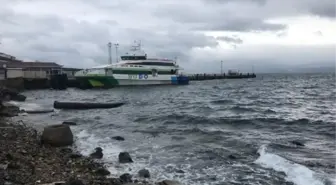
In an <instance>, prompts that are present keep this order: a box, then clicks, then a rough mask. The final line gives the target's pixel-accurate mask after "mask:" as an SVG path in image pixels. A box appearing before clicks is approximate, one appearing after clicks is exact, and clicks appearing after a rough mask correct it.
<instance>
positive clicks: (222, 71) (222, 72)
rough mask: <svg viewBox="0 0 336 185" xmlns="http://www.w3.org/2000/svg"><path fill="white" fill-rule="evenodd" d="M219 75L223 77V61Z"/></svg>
mask: <svg viewBox="0 0 336 185" xmlns="http://www.w3.org/2000/svg"><path fill="white" fill-rule="evenodd" d="M221 75H223V60H221Z"/></svg>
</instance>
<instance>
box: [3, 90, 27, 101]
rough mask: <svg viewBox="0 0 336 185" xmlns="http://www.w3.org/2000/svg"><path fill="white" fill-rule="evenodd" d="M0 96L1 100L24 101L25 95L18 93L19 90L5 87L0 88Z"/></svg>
mask: <svg viewBox="0 0 336 185" xmlns="http://www.w3.org/2000/svg"><path fill="white" fill-rule="evenodd" d="M0 98H1V99H3V100H5V101H6V100H14V101H25V100H26V96H24V95H22V94H20V93H19V91H17V90H15V89H11V88H7V87H2V88H0Z"/></svg>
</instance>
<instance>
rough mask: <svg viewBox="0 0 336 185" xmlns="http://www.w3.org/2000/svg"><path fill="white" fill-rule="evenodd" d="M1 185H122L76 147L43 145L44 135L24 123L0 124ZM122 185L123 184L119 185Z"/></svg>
mask: <svg viewBox="0 0 336 185" xmlns="http://www.w3.org/2000/svg"><path fill="white" fill-rule="evenodd" d="M0 133H1V134H0V138H1V139H0V148H1V149H0V184H5V183H7V184H27V185H29V184H34V185H35V184H48V183H54V182H70V181H73V180H75V179H77V180H80V181H82V183H83V184H106V185H108V184H109V185H114V184H118V179H116V178H108V176H107V172H106V171H107V170H106V167H105V165H104V163H102V162H100V161H97V160H94V159H92V158H90V157H87V156H83V155H81V154H80V153H79V152H77V151H75V150H74V149H73V148H74V146H69V147H53V146H48V145H44V144H42V143H41V140H40V134H39V133H38V131H37V130H36V129H34V128H33V127H29V126H27V125H25V124H24V123H21V124H20V123H12V122H11V120H9V119H6V118H5V119H3V118H2V120H1V121H0ZM119 184H120V183H119Z"/></svg>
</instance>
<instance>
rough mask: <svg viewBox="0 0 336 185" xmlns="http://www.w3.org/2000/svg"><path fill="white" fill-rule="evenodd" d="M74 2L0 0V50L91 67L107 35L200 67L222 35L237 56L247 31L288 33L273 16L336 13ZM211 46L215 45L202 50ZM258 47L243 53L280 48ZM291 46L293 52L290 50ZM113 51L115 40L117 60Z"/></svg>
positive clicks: (220, 2)
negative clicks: (215, 33) (217, 33)
mask: <svg viewBox="0 0 336 185" xmlns="http://www.w3.org/2000/svg"><path fill="white" fill-rule="evenodd" d="M71 3H72V5H71V6H69V3H68V2H67V1H65V0H58V1H56V0H50V1H48V2H47V1H41V0H30V1H27V0H12V1H7V0H0V4H1V6H0V35H1V42H2V45H0V50H1V51H2V52H8V53H9V54H13V55H16V56H18V58H23V59H29V60H46V61H57V62H59V63H61V64H64V65H66V66H73V67H78V66H83V67H90V66H92V65H96V64H103V63H107V56H108V55H107V46H106V44H107V43H108V42H109V41H111V42H113V43H119V44H120V47H119V51H118V55H119V56H120V55H121V54H123V53H125V52H127V50H128V49H129V45H130V44H131V43H132V42H133V40H142V43H143V48H144V49H145V51H146V52H147V53H148V55H149V56H155V57H165V58H174V57H178V59H179V61H180V62H181V63H187V62H189V63H188V64H190V63H192V64H193V65H190V66H193V67H198V68H200V69H202V68H203V67H200V66H202V65H201V64H200V63H198V61H203V62H206V61H210V60H215V58H216V57H217V58H218V59H220V57H223V56H222V55H221V54H222V53H226V52H228V51H227V50H226V49H223V48H220V46H219V43H218V42H220V41H221V42H226V43H227V44H228V45H230V46H232V48H233V49H234V51H235V52H233V53H234V55H235V56H236V55H238V56H241V55H242V54H239V53H238V52H242V51H244V52H246V51H249V49H246V48H244V47H245V45H246V43H248V41H249V39H248V38H247V39H246V38H244V37H241V34H242V33H251V32H258V33H263V32H264V31H271V32H272V34H274V35H275V36H276V35H278V36H279V37H286V34H287V32H286V31H287V30H286V29H285V28H286V26H287V25H283V24H277V23H272V22H270V21H269V20H271V19H276V18H282V17H286V16H292V17H295V16H302V15H312V14H314V15H319V16H322V17H333V14H334V13H335V9H334V7H335V6H332V5H335V2H334V1H330V0H320V1H316V0H296V1H292V0H283V1H279V0H184V1H180V0H160V1H152V0H143V1H136V0H115V1H109V0H100V1H87V0H73V1H71ZM206 31H225V32H230V33H225V35H232V36H224V37H217V38H216V37H213V36H207V35H206V34H205V32H206ZM315 31H316V30H309V32H310V33H313V32H315ZM235 34H236V35H235ZM234 35H235V36H234ZM242 38H243V39H242ZM237 45H239V46H240V47H237ZM246 47H247V46H246ZM250 47H255V46H250ZM245 49H246V50H245ZM208 50H211V51H216V52H214V53H211V54H209V53H206V52H204V51H208ZM279 50H281V49H279ZM253 51H254V52H255V53H249V52H246V53H245V54H243V55H244V56H246V58H244V59H242V58H239V60H240V61H241V60H246V61H252V59H251V58H256V59H255V60H256V61H257V60H259V59H260V60H266V59H270V58H272V57H273V56H275V57H276V56H277V54H276V53H273V55H272V56H268V54H267V53H265V52H260V51H259V50H253ZM236 52H237V53H236ZM244 52H243V53H244ZM286 52H288V53H289V54H288V55H294V54H292V53H290V50H289V51H288V50H286ZM311 52H314V51H313V50H312V51H311ZM227 54H228V55H229V56H230V55H231V54H232V53H227ZM232 55H233V54H232ZM255 55H262V56H263V57H259V58H258V57H255ZM266 55H267V56H266ZM279 55H280V54H279ZM281 55H287V54H286V53H281ZM115 56H116V51H115V48H113V60H115ZM209 56H211V58H213V59H211V58H209ZM319 56H320V55H319ZM291 57H292V56H291ZM328 57H329V55H328ZM204 58H206V59H204ZM223 58H224V57H223ZM278 58H281V57H278ZM292 58H295V57H292ZM228 59H230V61H231V64H232V65H240V63H239V62H237V61H238V59H237V60H235V58H234V57H231V58H230V57H228ZM283 60H288V58H283ZM298 60H299V59H298ZM316 60H317V61H318V59H316ZM273 61H274V62H279V63H281V61H276V60H273ZM242 65H243V64H242ZM244 65H245V64H244ZM207 67H209V68H211V66H207Z"/></svg>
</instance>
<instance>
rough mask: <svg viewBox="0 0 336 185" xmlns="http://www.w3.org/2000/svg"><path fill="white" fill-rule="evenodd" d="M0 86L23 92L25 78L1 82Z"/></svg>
mask: <svg viewBox="0 0 336 185" xmlns="http://www.w3.org/2000/svg"><path fill="white" fill-rule="evenodd" d="M0 86H5V87H8V88H13V89H17V90H23V89H24V80H23V78H10V79H7V80H0Z"/></svg>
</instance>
